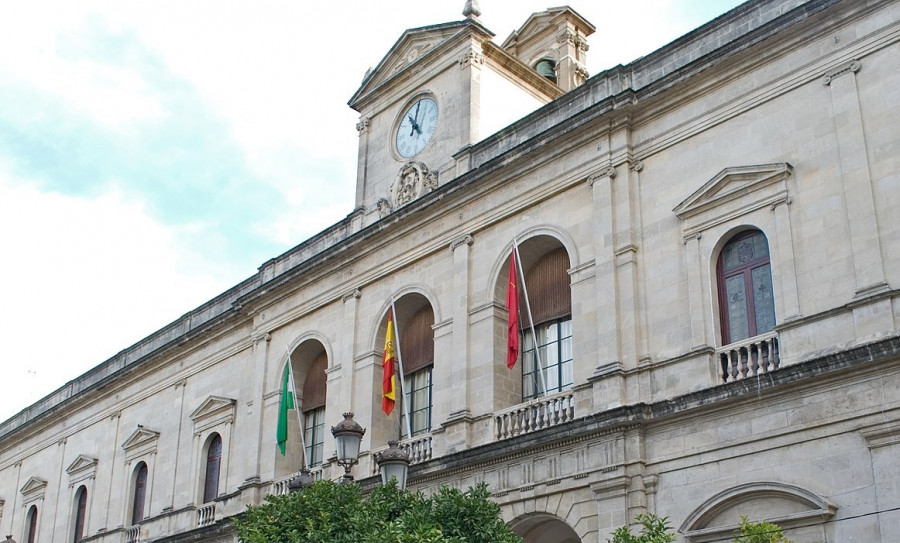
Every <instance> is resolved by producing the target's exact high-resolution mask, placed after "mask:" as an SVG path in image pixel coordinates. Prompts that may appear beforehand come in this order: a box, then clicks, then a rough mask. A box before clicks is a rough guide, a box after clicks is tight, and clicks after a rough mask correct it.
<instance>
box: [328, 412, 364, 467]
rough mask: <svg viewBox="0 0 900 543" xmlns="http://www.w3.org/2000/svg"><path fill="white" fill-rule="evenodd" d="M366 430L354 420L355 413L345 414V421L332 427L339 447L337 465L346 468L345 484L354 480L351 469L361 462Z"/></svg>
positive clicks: (332, 432)
mask: <svg viewBox="0 0 900 543" xmlns="http://www.w3.org/2000/svg"><path fill="white" fill-rule="evenodd" d="M365 433H366V429H365V428H363V427H362V426H360V425H359V423H358V422H356V421H355V420H353V413H350V412H348V413H344V420H342V421H341V422H339V423H338V424H337V426H332V427H331V434H332V435H333V436H334V442H335V445H336V446H337V463H338V465H340V466H343V467H344V478H343V481H344V482H350V481H352V480H353V476H352V475H350V468H351V467H353V464H356V463H357V462H358V461H359V444H360V442H361V441H362V437H363V435H364V434H365Z"/></svg>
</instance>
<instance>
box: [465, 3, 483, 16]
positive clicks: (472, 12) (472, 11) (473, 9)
mask: <svg viewBox="0 0 900 543" xmlns="http://www.w3.org/2000/svg"><path fill="white" fill-rule="evenodd" d="M479 15H481V10H480V9H478V0H466V7H464V8H463V17H465V18H466V19H477V18H478V16H479Z"/></svg>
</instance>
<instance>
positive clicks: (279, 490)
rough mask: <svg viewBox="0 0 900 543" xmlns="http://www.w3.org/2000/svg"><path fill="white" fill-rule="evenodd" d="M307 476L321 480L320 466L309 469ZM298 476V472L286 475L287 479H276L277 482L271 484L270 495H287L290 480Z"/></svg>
mask: <svg viewBox="0 0 900 543" xmlns="http://www.w3.org/2000/svg"><path fill="white" fill-rule="evenodd" d="M309 474H310V475H311V476H312V478H313V479H315V480H316V481H319V480H321V479H322V466H316V467H314V468H310V470H309ZM298 475H300V472H299V471H297V472H295V473H292V474H290V475H288V476H287V477H282V478H281V479H278V480H277V481H275V482H274V483H272V490H271V492H270V494H273V495H275V496H284V495H285V494H287V493H288V492H289V490H288V484H290V482H291V479H293V478H294V477H296V476H298Z"/></svg>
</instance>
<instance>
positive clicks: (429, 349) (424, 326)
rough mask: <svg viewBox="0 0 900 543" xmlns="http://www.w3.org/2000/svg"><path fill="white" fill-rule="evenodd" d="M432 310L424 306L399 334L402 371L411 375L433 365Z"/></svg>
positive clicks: (428, 306)
mask: <svg viewBox="0 0 900 543" xmlns="http://www.w3.org/2000/svg"><path fill="white" fill-rule="evenodd" d="M433 326H434V310H433V309H432V308H431V306H430V305H426V306H425V307H423V308H422V309H420V310H419V312H418V313H416V314H415V315H413V318H412V319H410V320H409V322H408V323H407V324H406V327H405V328H404V329H403V332H402V333H401V334H400V356H402V357H403V371H404V372H406V375H412V374H413V373H415V372H417V371H419V370H420V369H422V368H427V367H428V366H432V365H434V329H433V328H432V327H433Z"/></svg>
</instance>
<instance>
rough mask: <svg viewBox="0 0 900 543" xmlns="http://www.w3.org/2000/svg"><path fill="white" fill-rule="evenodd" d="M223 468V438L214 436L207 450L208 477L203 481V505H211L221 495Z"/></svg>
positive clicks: (217, 435)
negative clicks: (220, 480) (220, 483)
mask: <svg viewBox="0 0 900 543" xmlns="http://www.w3.org/2000/svg"><path fill="white" fill-rule="evenodd" d="M221 467H222V438H221V437H220V436H219V434H213V437H212V439H210V440H209V446H208V447H207V448H206V475H205V477H204V479H203V503H209V502H211V501H213V500H214V499H216V497H218V495H219V472H220V470H221Z"/></svg>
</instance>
